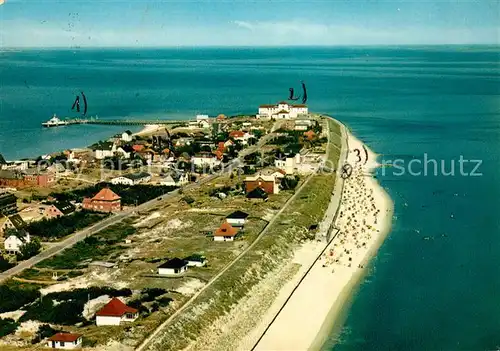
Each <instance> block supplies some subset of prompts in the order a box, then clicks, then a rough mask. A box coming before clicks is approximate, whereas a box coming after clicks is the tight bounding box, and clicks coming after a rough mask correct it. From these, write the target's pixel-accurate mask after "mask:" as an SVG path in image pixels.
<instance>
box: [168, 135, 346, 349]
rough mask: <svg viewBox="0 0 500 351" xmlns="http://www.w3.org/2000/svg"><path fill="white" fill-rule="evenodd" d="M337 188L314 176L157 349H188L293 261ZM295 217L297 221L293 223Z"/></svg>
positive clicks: (326, 176)
mask: <svg viewBox="0 0 500 351" xmlns="http://www.w3.org/2000/svg"><path fill="white" fill-rule="evenodd" d="M333 133H334V132H333ZM331 137H332V140H331V143H333V144H335V145H340V140H336V139H338V136H335V135H333V134H331ZM335 157H336V159H337V160H338V155H337V154H333V153H332V154H331V155H330V158H331V159H332V160H333V159H335ZM334 184H335V175H334V174H333V173H328V174H318V175H314V176H313V177H312V178H311V179H310V180H309V182H308V183H307V184H306V185H304V188H302V190H301V192H300V195H299V196H297V197H296V198H295V199H294V200H293V201H292V202H291V203H289V205H288V207H287V208H286V209H285V210H284V211H283V213H282V214H281V215H280V216H279V217H278V218H277V220H276V221H275V222H274V224H273V225H272V226H271V227H269V228H268V231H267V233H266V234H265V235H264V236H262V237H261V239H260V240H259V242H257V243H256V244H255V246H254V247H253V248H252V249H251V250H250V251H248V252H247V253H246V254H245V256H244V257H243V258H242V259H240V260H239V261H237V262H236V263H235V264H234V265H233V266H231V268H229V269H228V270H227V271H226V272H225V273H224V275H223V276H222V277H220V278H219V279H218V280H217V281H215V283H214V284H212V285H211V286H210V287H209V288H208V289H207V290H205V291H204V292H203V293H202V294H200V295H199V296H198V297H197V299H196V300H195V302H194V303H193V304H192V305H191V306H189V307H188V308H187V310H186V311H185V312H184V313H182V315H180V316H179V317H178V318H176V319H175V320H174V321H173V322H172V323H171V324H170V325H169V326H167V327H166V328H165V329H164V330H163V333H162V335H161V336H160V337H159V339H160V343H161V345H159V346H158V349H162V350H163V349H173V350H175V349H183V348H185V347H187V345H188V344H189V342H191V341H192V340H194V339H195V338H196V337H197V336H198V335H199V333H200V332H201V331H202V330H203V329H204V328H206V326H207V325H211V324H212V323H214V322H215V321H216V320H217V318H220V317H222V316H223V315H225V314H226V313H227V312H229V311H230V309H231V307H232V306H234V305H235V304H237V303H238V301H239V300H240V299H241V298H242V297H244V296H245V295H246V294H247V293H248V292H249V291H250V289H252V287H253V286H255V285H256V284H257V283H258V282H259V281H260V280H261V279H262V278H263V277H265V275H266V274H267V273H269V272H270V271H272V270H273V269H275V268H277V267H279V265H280V264H281V262H283V260H285V259H287V258H290V257H292V255H293V250H294V248H295V247H296V245H297V244H298V243H300V242H302V241H304V240H310V239H313V238H314V234H313V233H311V232H310V231H309V227H310V226H311V225H314V224H317V223H319V222H320V221H321V220H322V219H323V216H324V214H325V211H326V209H327V208H328V205H329V203H330V200H331V194H332V191H333V188H334ZM292 217H293V221H289V219H290V218H292ZM200 306H203V308H201V307H200ZM193 316H196V317H193Z"/></svg>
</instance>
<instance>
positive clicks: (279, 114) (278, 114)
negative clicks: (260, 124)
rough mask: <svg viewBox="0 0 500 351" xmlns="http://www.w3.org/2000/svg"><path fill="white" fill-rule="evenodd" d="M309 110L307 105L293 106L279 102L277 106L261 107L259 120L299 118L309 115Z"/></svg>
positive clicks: (258, 115)
mask: <svg viewBox="0 0 500 351" xmlns="http://www.w3.org/2000/svg"><path fill="white" fill-rule="evenodd" d="M308 113H309V110H308V108H307V106H306V105H303V104H297V105H291V104H289V103H288V102H286V101H281V102H278V103H277V104H276V105H260V106H259V113H258V114H257V115H256V117H257V118H285V119H289V118H297V117H298V116H301V115H307V114H308Z"/></svg>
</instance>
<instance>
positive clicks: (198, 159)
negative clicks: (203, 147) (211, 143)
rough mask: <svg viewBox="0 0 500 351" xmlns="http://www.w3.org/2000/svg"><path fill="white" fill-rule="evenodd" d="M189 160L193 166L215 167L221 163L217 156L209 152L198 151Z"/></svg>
mask: <svg viewBox="0 0 500 351" xmlns="http://www.w3.org/2000/svg"><path fill="white" fill-rule="evenodd" d="M191 162H192V163H193V165H195V166H200V167H202V166H209V167H215V166H217V165H219V164H220V163H221V161H220V160H218V159H217V157H216V156H215V155H213V154H211V153H210V152H200V153H198V154H196V155H195V156H193V157H192V158H191Z"/></svg>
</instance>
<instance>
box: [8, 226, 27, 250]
mask: <svg viewBox="0 0 500 351" xmlns="http://www.w3.org/2000/svg"><path fill="white" fill-rule="evenodd" d="M29 242H31V238H30V233H28V232H27V231H26V230H24V229H21V230H13V231H10V232H8V234H7V235H6V238H5V241H4V243H3V244H4V248H5V251H7V252H8V253H16V252H19V251H21V246H23V245H24V244H27V243H29Z"/></svg>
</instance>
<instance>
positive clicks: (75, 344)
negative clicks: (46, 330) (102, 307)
mask: <svg viewBox="0 0 500 351" xmlns="http://www.w3.org/2000/svg"><path fill="white" fill-rule="evenodd" d="M47 347H49V348H51V349H60V350H74V349H81V348H82V335H81V334H73V333H57V334H55V335H52V336H51V337H50V338H48V339H47Z"/></svg>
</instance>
